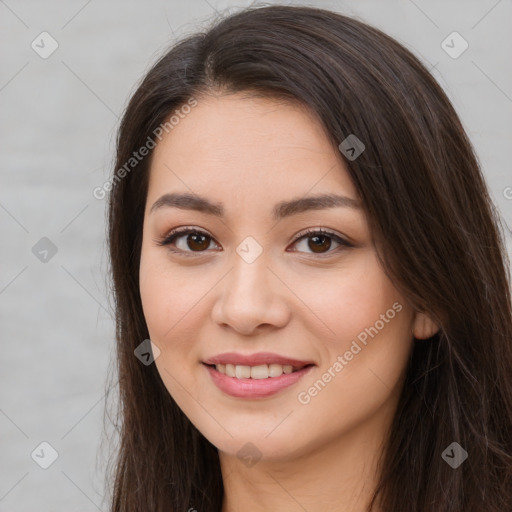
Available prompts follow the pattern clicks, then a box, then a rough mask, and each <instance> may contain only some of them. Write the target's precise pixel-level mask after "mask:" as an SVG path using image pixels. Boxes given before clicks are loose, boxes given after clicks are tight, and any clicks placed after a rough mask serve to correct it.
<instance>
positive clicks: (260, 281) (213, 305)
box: [140, 95, 414, 459]
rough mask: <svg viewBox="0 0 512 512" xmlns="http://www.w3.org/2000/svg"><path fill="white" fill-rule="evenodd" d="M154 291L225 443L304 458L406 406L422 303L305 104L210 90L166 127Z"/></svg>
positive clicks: (161, 360) (179, 380) (157, 177)
mask: <svg viewBox="0 0 512 512" xmlns="http://www.w3.org/2000/svg"><path fill="white" fill-rule="evenodd" d="M356 135H357V134H356ZM340 142H341V141H340ZM363 142H364V141H363ZM368 150H369V149H368V148H367V149H366V151H368ZM167 195H168V196H167ZM326 195H329V196H332V197H331V200H328V199H325V198H324V199H317V198H320V197H321V196H326ZM166 196H167V199H165V197H166ZM181 196H186V197H181ZM334 196H337V197H339V199H337V200H334V199H333V197H334ZM163 197H164V199H162V198H163ZM180 197H181V198H180ZM177 228H180V229H181V228H186V229H189V230H190V231H191V233H187V232H180V233H178V235H177V236H176V237H173V238H172V239H171V240H170V243H169V244H167V245H161V244H160V242H162V241H163V240H165V239H166V238H168V237H169V235H171V234H172V232H173V230H175V229H177ZM318 230H324V231H325V233H317V232H318ZM308 231H309V232H310V233H308ZM140 292H141V297H142V304H143V309H144V315H145V319H146V322H147V326H148V329H149V334H150V338H151V340H152V342H153V343H154V344H155V345H156V346H157V347H158V348H159V349H160V354H159V356H158V357H157V358H156V360H155V364H156V367H157V369H158V372H159V374H160V376H161V378H162V380H163V382H164V384H165V386H166V387H167V389H168V391H169V393H170V394H171V395H172V397H173V398H174V400H175V401H176V402H177V404H178V405H179V407H180V408H181V409H182V410H183V412H184V413H185V414H186V415H187V416H188V418H189V419H190V420H191V422H192V423H193V424H194V425H195V426H196V427H197V428H198V430H199V431H201V432H202V433H203V435H204V436H205V437H206V438H207V439H208V440H209V441H210V442H211V443H213V444H214V445H215V446H217V447H218V448H219V450H220V451H221V452H224V453H225V454H231V455H237V454H238V456H239V457H242V456H245V455H248V456H249V457H251V456H252V457H257V458H259V457H264V458H267V459H283V458H285V457H286V458H290V457H294V456H299V455H304V454H306V453H307V452H308V451H312V450H317V449H319V448H320V447H322V446H332V443H333V442H336V441H340V442H341V440H342V439H347V438H348V436H349V435H350V433H351V432H354V430H355V429H360V431H363V430H364V431H365V432H367V434H368V435H371V434H372V432H373V433H377V432H380V431H382V429H383V425H384V424H385V422H384V423H383V419H384V418H387V419H388V420H389V418H390V417H391V414H392V413H393V412H394V408H395V406H396V400H397V396H398V393H397V391H399V389H400V387H401V384H402V377H403V375H404V370H405V367H406V364H407V359H408V356H409V352H410V350H411V344H412V339H413V338H412V327H413V321H414V313H413V311H412V309H411V308H410V307H409V306H408V304H407V303H406V301H405V299H404V298H403V297H402V296H401V295H400V293H399V292H398V291H397V289H396V288H395V287H394V286H393V283H392V282H390V280H389V279H388V278H387V277H386V275H385V273H384V271H383V269H382V268H381V266H380V265H379V263H378V261H377V258H376V253H375V249H374V247H373V245H372V240H371V234H370V232H369V228H368V224H367V220H366V218H365V214H364V212H363V210H362V208H361V207H360V205H359V202H358V197H357V194H356V190H355V188H354V186H353V184H352V182H351V179H350V178H349V175H348V173H347V170H346V168H345V166H344V164H343V161H342V159H341V155H340V153H339V150H337V148H333V147H332V145H331V144H330V143H329V141H328V139H327V137H326V135H325V133H324V131H323V129H322V128H321V126H320V125H319V124H318V122H317V121H316V120H315V119H314V118H313V117H311V116H310V115H309V114H308V113H307V112H306V111H304V110H303V109H301V108H299V107H297V106H292V105H283V104H278V103H276V102H273V101H270V100H268V99H247V98H244V97H242V96H241V95H230V96H222V97H217V98H213V97H209V98H202V99H200V100H199V101H198V104H197V106H195V107H194V108H192V109H191V111H190V113H188V114H187V115H186V116H183V117H182V118H180V120H179V123H178V124H176V125H175V126H174V128H173V129H172V130H171V131H169V133H167V134H165V136H164V137H163V139H162V140H161V142H159V143H158V145H157V147H156V148H155V152H154V155H153V159H152V164H151V170H150V181H149V190H148V196H147V202H146V210H145V218H144V229H143V243H142V253H141V262H140ZM141 341H142V340H141ZM226 354H227V355H226ZM213 362H217V363H218V364H219V365H220V366H217V367H216V366H215V365H213ZM237 363H238V364H237ZM208 364H210V365H211V366H209V365H208ZM290 372H291V373H290ZM233 374H234V376H233ZM248 443H250V444H248Z"/></svg>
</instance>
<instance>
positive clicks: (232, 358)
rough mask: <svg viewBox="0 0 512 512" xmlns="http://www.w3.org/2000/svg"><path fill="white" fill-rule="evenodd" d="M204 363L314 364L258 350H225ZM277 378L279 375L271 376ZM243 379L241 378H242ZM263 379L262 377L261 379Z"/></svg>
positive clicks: (251, 364)
mask: <svg viewBox="0 0 512 512" xmlns="http://www.w3.org/2000/svg"><path fill="white" fill-rule="evenodd" d="M203 362H204V364H234V365H241V366H242V365H243V366H258V365H260V364H281V365H283V366H284V365H291V366H293V368H294V369H295V368H303V367H304V366H307V365H314V364H315V363H314V362H313V361H300V360H299V359H292V358H290V357H286V356H281V355H279V354H273V353H271V352H258V353H256V354H250V355H244V354H237V353H236V352H226V353H224V354H219V355H216V356H214V357H210V358H209V359H207V360H206V361H203ZM272 378H275V379H278V378H279V377H272ZM242 380H243V379H242ZM262 380H263V379H262Z"/></svg>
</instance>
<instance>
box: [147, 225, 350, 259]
mask: <svg viewBox="0 0 512 512" xmlns="http://www.w3.org/2000/svg"><path fill="white" fill-rule="evenodd" d="M188 234H198V235H204V236H205V237H207V238H209V239H210V240H214V238H213V237H211V236H210V235H209V234H208V233H206V232H205V231H202V230H200V229H197V228H191V227H189V226H185V227H181V228H176V229H174V230H172V231H171V232H170V233H169V234H168V235H167V236H165V237H164V238H163V239H160V240H155V242H156V244H157V245H159V246H168V247H167V248H168V250H169V251H171V252H173V253H177V254H179V255H183V256H186V257H196V256H202V255H204V253H205V252H206V251H207V249H206V250H204V251H183V250H182V249H177V248H172V247H170V245H171V244H172V243H173V242H175V240H176V239H177V238H181V237H182V236H184V235H188ZM315 235H321V236H327V237H328V238H332V239H333V240H334V241H335V242H337V243H338V244H340V246H339V247H336V248H335V249H333V250H329V251H327V252H325V253H313V252H311V253H309V254H316V256H317V257H319V258H322V257H326V256H330V255H331V254H332V253H334V252H337V250H339V249H341V250H343V249H346V248H348V247H354V246H353V245H352V244H351V243H350V242H348V241H347V240H344V239H343V238H341V237H340V236H338V235H336V233H333V232H331V231H327V230H325V229H323V228H312V229H308V230H306V231H303V232H301V233H299V234H298V235H297V237H296V238H295V239H294V240H293V242H292V245H293V244H296V243H297V242H298V241H300V240H302V239H303V238H313V236H315ZM293 252H299V251H293Z"/></svg>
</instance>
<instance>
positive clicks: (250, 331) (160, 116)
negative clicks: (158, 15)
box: [108, 6, 512, 512]
mask: <svg viewBox="0 0 512 512" xmlns="http://www.w3.org/2000/svg"><path fill="white" fill-rule="evenodd" d="M108 220H109V247H110V257H111V266H112V277H113V285H114V295H115V300H116V315H117V342H118V365H119V366H118V369H119V383H120V400H121V407H120V410H121V418H120V420H121V424H122V427H121V430H120V446H119V452H118V457H117V459H116V464H115V471H114V475H113V476H114V487H113V497H112V510H114V511H119V512H121V511H122V512H127V511H140V510H152V511H164V510H165V511H171V510H172V511H184V510H197V511H201V512H206V511H211V512H220V511H222V512H232V511H235V510H250V511H260V510H286V511H295V510H297V511H299V510H308V511H310V512H313V511H316V510H322V511H341V510H344V511H346V510H350V511H351V512H363V511H370V510H372V511H374V512H392V511H393V512H397V511H398V512H402V511H404V512H405V511H410V510H414V511H415V512H433V511H436V512H443V511H450V512H469V511H471V512H473V511H481V512H483V511H485V512H498V511H500V512H503V511H505V510H512V478H511V477H512V458H511V456H512V379H511V376H510V367H511V364H512V313H511V299H510V278H509V274H508V271H507V268H508V267H507V265H508V261H507V258H506V253H505V250H504V246H503V234H502V231H500V227H499V224H498V215H497V213H496V209H495V207H494V206H493V204H492V203H491V201H490V199H489V195H488V192H487V189H486V185H485V182H484V179H483V177H482V174H481V171H480V169H479V167H478V164H477V161H476V158H475V155H474V153H473V150H472V147H471V144H470V142H469V141H468V139H467V137H466V134H465V133H464V130H463V128H462V126H461V124H460V122H459V119H458V118H457V115H456V113H455V112H454V109H453V108H452V106H451V105H450V103H449V101H448V99H447V97H446V95H445V94H444V93H443V91H442V90H441V89H440V87H439V85H438V84H437V83H436V81H435V80H434V79H433V78H432V77H431V76H430V74H429V73H428V72H427V71H426V69H425V67H424V66H423V65H422V64H421V63H420V62H419V61H418V60H417V59H416V58H415V57H414V56H413V55H412V54H411V53H410V52H409V51H407V50H406V49H404V48H403V47H402V46H401V45H399V44H398V43H397V42H396V41H394V40H393V39H391V38H390V37H388V36H386V35H385V34H383V33H382V32H380V31H378V30H376V29H374V28H372V27H369V26H367V25H365V24H363V23H361V22H359V21H356V20H354V19H351V18H348V17H345V16H341V15H339V14H335V13H332V12H329V11H325V10H320V9H315V8H307V7H289V6H271V7H264V8H257V9H247V10H244V11H241V12H239V13H236V14H234V15H232V16H230V17H228V18H226V19H224V20H221V21H220V22H218V23H217V24H215V26H213V27H212V28H210V29H209V30H208V31H207V32H206V33H204V34H197V35H194V36H191V37H189V38H187V39H186V40H184V41H182V42H180V43H179V44H177V45H176V46H175V47H173V48H172V49H171V50H170V51H169V52H167V53H166V54H165V55H164V56H163V57H162V58H161V59H160V60H159V62H158V63H157V64H156V65H155V66H154V67H153V68H152V69H151V70H150V71H149V73H148V74H147V76H146V77H145V78H144V80H143V81H142V83H141V84H140V86H139V88H138V89H137V91H136V92H135V94H134V95H133V97H132V98H131V100H130V102H129V105H128V107H127V109H126V112H125V114H124V117H123V120H122V123H121V127H120V130H119V135H118V150H117V164H116V170H115V173H114V175H113V178H112V190H111V193H110V201H109V219H108Z"/></svg>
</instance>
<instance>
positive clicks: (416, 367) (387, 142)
mask: <svg viewBox="0 0 512 512" xmlns="http://www.w3.org/2000/svg"><path fill="white" fill-rule="evenodd" d="M211 91H222V92H228V93H232V92H244V93H247V94H257V95H261V96H263V97H269V98H280V99H284V100H290V101H295V102H299V103H300V104H302V105H305V106H306V107H308V108H309V109H310V111H311V112H312V113H313V114H314V115H316V116H318V118H319V119H320V121H321V122H322V123H323V126H324V127H325V131H326V134H327V136H328V137H329V138H330V140H331V141H332V144H333V145H334V146H335V147H336V148H337V147H338V145H339V144H340V143H341V142H342V141H343V140H344V139H345V138H346V137H347V136H348V135H350V134H354V135H356V136H357V138H358V139H360V140H361V141H362V142H363V143H364V144H365V147H366V149H365V151H364V152H363V153H362V154H361V155H360V156H359V157H358V158H357V159H355V160H352V159H348V158H345V163H346V165H347V168H348V170H349V173H350V176H351V178H352V180H353V183H354V184H355V186H356V188H357V191H358V193H359V195H360V198H361V200H362V202H363V205H364V208H365V212H366V215H367V219H368V222H369V224H370V229H371V232H372V235H373V239H374V241H375V247H376V250H377V254H378V256H379V259H380V261H381V263H382V266H383V268H384V270H385V272H386V273H387V274H388V276H389V277H390V278H391V279H392V282H393V283H394V284H395V286H396V287H397V288H398V289H399V290H400V291H401V293H403V294H404V296H405V297H406V298H407V299H408V300H409V301H410V304H411V305H412V306H413V307H414V308H415V309H416V310H417V311H423V312H427V313H428V314H430V315H431V316H432V318H434V319H435V321H436V322H437V323H438V325H439V326H440V330H439V332H438V333H437V334H436V335H435V336H433V337H432V338H430V339H429V340H426V341H424V340H423V341H420V340H415V346H414V349H413V351H412V355H411V360H410V362H409V366H408V369H407V377H406V381H405V385H404V388H403V392H402V395H401V398H400V401H399V406H398V410H397V412H396V416H395V420H394V423H393V425H392V429H391V431H390V433H389V444H388V446H387V448H386V450H385V452H384V454H383V456H382V459H381V462H380V469H381V479H380V484H379V486H378V488H377V489H376V493H375V495H374V500H373V502H375V504H377V503H378V504H379V506H380V507H381V509H382V511H383V512H405V511H411V510H414V511H415V512H434V511H435V512H448V511H450V512H473V511H475V512H476V511H479V512H480V511H481V512H483V511H485V512H504V511H505V510H512V371H511V370H512V306H511V297H510V295H511V294H510V273H509V272H510V271H509V268H508V265H509V263H508V258H507V255H506V251H505V248H504V242H503V240H504V234H503V227H502V226H501V224H500V221H499V215H498V213H497V211H496V208H495V207H494V205H493V204H492V202H491V200H490V198H489V195H488V192H487V189H486V184H485V181H484V179H483V176H482V173H481V170H480V168H479V165H478V162H477V159H476V157H475V155H474V151H473V149H472V146H471V143H470V141H469V140H468V138H467V136H466V134H465V132H464V129H463V127H462V126H461V123H460V121H459V119H458V117H457V115H456V113H455V111H454V109H453V107H452V105H451V104H450V102H449V100H448V98H447V96H446V95H445V93H444V92H443V90H442V89H441V88H440V86H439V85H438V84H437V82H436V81H435V80H434V78H433V77H432V76H431V75H430V74H429V72H428V71H427V69H426V68H425V67H424V66H423V65H422V64H421V63H420V61H419V60H418V59H417V58H416V57H415V56H413V55H412V53H411V52H409V51H408V50H406V49H405V48H404V47H402V46H401V45H400V44H398V43H397V42H396V41H395V40H393V39H392V38H390V37H389V36H387V35H385V34H384V33H382V32H380V31H379V30H377V29H375V28H372V27H370V26H368V25H366V24H364V23H362V22H360V21H357V20H354V19H351V18H349V17H345V16H342V15H340V14H336V13H333V12H330V11H327V10H322V9H317V8H311V7H291V6H270V7H260V8H249V9H244V10H241V11H239V12H237V13H235V14H233V15H231V16H229V17H227V18H225V19H221V20H219V21H217V22H215V23H214V24H213V25H212V27H210V28H209V29H208V30H207V31H205V32H204V33H198V34H195V35H193V36H190V37H187V38H186V39H184V40H182V41H181V42H179V43H178V44H176V45H174V46H173V47H172V48H171V49H170V50H169V51H168V52H167V53H165V55H164V56H163V57H162V58H161V59H160V60H159V61H158V62H157V63H156V64H155V65H154V66H153V68H152V69H151V70H150V71H149V72H148V73H147V75H146V76H145V77H144V79H143V80H142V82H141V83H140V85H139V87H138V89H137V90H136V92H135V93H134V95H133V97H132V98H131V100H130V102H129V104H128V106H127V108H126V111H125V113H124V116H123V119H122V122H121V126H120V129H119V133H118V139H117V162H116V167H115V169H114V171H115V173H116V174H114V175H113V183H112V190H111V193H110V196H109V211H108V238H109V239H108V242H109V250H110V265H111V274H112V280H113V296H114V299H115V315H116V338H117V363H118V366H117V372H118V379H119V390H120V396H119V422H120V425H119V431H118V434H119V446H118V447H117V448H116V457H115V464H114V470H113V475H112V480H113V482H112V487H113V490H112V499H111V507H112V508H111V510H112V511H114V512H140V511H141V510H151V511H153V512H160V511H162V512H163V511H164V510H165V511H176V512H178V511H179V512H183V511H186V510H188V509H189V508H194V509H196V510H198V511H200V512H220V510H221V505H222V499H223V484H222V478H221V473H220V466H219V458H218V452H217V449H216V448H215V447H214V446H213V445H212V444H211V443H209V442H208V441H207V440H206V439H205V438H204V436H202V434H201V433H200V432H198V431H197V429H196V428H195V427H194V426H193V425H192V424H191V422H190V421H189V420H188V418H187V417H186V416H185V415H184V414H183V413H182V411H181V410H180V409H179V407H178V406H177V405H176V403H175V402H174V400H173V399H172V397H171V396H170V394H169V392H168V391H167V389H166V388H165V386H164V385H163V382H162V380H161V379H160V377H159V375H158V372H157V369H156V367H155V365H154V364H152V365H149V366H145V365H143V364H141V362H140V361H139V360H138V359H137V358H136V357H135V356H134V350H135V348H136V347H137V346H138V345H139V344H140V343H141V342H142V341H143V340H145V339H147V338H149V335H148V330H147V326H146V323H145V320H144V316H143V311H142V305H141V299H140V295H139V261H140V252H141V241H142V225H143V216H144V208H145V201H146V195H147V186H148V172H149V166H150V157H147V158H144V159H141V161H140V162H138V163H137V165H136V166H134V168H133V169H129V170H128V171H127V172H125V173H122V174H123V175H122V177H120V173H118V170H119V169H121V168H122V167H123V166H125V171H126V162H128V161H129V160H130V158H131V157H132V154H133V152H135V151H137V150H138V149H139V148H140V147H142V146H144V145H145V144H147V141H148V137H149V138H151V137H154V132H155V130H156V129H157V128H158V127H159V126H160V125H162V123H165V122H166V120H167V119H168V118H169V116H170V115H171V114H172V113H173V112H174V111H175V110H176V109H178V108H179V107H180V106H182V105H184V104H186V102H188V101H189V100H190V98H196V99H197V100H198V101H200V98H201V95H202V94H207V93H209V92H211ZM340 158H343V157H342V155H341V152H340ZM453 442H457V443H459V444H460V445H461V446H462V447H463V448H464V450H465V451H466V452H467V453H468V459H467V460H466V461H465V462H464V463H463V464H461V465H460V466H459V467H458V468H456V469H454V468H452V467H451V466H450V465H449V464H448V463H447V462H446V461H445V460H444V459H443V453H444V451H445V449H446V448H447V447H449V446H450V445H451V444H452V443H453ZM373 502H372V503H373ZM370 508H372V507H370Z"/></svg>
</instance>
